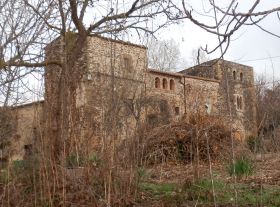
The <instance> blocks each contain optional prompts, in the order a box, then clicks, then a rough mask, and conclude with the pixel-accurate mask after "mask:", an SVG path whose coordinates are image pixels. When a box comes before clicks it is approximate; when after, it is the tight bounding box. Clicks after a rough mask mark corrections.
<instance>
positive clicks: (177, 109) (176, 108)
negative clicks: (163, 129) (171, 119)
mask: <svg viewBox="0 0 280 207" xmlns="http://www.w3.org/2000/svg"><path fill="white" fill-rule="evenodd" d="M174 111H175V115H176V116H178V115H180V108H179V107H178V106H176V107H175V109H174Z"/></svg>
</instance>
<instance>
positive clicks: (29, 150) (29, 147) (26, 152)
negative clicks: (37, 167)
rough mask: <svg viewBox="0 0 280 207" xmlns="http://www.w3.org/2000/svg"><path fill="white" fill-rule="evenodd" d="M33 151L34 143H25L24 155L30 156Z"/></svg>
mask: <svg viewBox="0 0 280 207" xmlns="http://www.w3.org/2000/svg"><path fill="white" fill-rule="evenodd" d="M32 151H33V146H32V144H26V145H24V156H25V157H28V156H30V155H32Z"/></svg>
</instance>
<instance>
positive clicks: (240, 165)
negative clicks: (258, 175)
mask: <svg viewBox="0 0 280 207" xmlns="http://www.w3.org/2000/svg"><path fill="white" fill-rule="evenodd" d="M253 169H254V166H253V162H252V160H250V159H249V158H248V157H246V156H241V157H238V158H237V159H236V160H235V161H234V163H232V162H231V163H230V164H229V167H228V172H229V174H230V175H231V176H234V175H236V176H237V177H239V178H241V177H243V176H249V175H251V174H252V173H253Z"/></svg>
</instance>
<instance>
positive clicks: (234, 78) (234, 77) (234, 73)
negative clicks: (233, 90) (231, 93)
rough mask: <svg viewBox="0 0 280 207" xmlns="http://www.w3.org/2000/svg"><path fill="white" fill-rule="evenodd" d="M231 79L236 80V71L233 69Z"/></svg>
mask: <svg viewBox="0 0 280 207" xmlns="http://www.w3.org/2000/svg"><path fill="white" fill-rule="evenodd" d="M232 75H233V80H236V72H235V71H233V74H232Z"/></svg>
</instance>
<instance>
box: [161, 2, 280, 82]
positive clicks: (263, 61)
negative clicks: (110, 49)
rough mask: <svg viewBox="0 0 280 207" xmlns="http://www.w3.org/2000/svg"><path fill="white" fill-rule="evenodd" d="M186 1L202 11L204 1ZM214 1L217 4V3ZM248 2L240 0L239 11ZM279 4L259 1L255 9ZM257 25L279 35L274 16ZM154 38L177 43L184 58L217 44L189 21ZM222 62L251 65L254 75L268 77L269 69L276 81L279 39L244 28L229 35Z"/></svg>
mask: <svg viewBox="0 0 280 207" xmlns="http://www.w3.org/2000/svg"><path fill="white" fill-rule="evenodd" d="M220 1H222V0H220ZM189 2H190V4H192V6H193V8H194V9H195V10H197V11H200V12H203V6H202V3H201V2H205V1H203V0H202V1H194V0H193V1H189ZM216 2H218V3H219V1H216ZM223 2H225V1H223ZM250 3H252V0H246V1H244V0H243V1H240V6H241V5H242V7H241V10H242V9H244V10H243V11H245V10H246V9H247V8H248V6H249V5H250ZM279 5H280V1H279V0H265V1H264V0H263V1H261V5H260V6H259V7H258V10H263V9H270V8H272V7H276V6H279ZM204 9H205V5H204ZM202 20H203V21H204V22H208V21H210V20H209V17H208V18H202ZM261 25H262V26H263V27H264V28H265V29H266V30H269V31H272V32H274V33H276V34H278V35H280V21H279V19H278V18H277V16H276V14H273V15H271V16H268V17H266V19H264V20H263V21H262V23H261ZM158 36H159V37H160V38H164V39H170V38H174V39H175V40H176V41H177V42H178V43H179V44H180V49H181V53H182V55H183V56H184V57H185V58H186V59H189V58H190V55H191V51H192V50H193V49H194V48H198V47H199V46H205V45H208V46H212V47H213V46H215V45H216V44H217V41H218V39H217V37H216V36H214V35H210V34H209V33H206V32H205V31H203V30H202V29H200V28H199V27H197V26H195V25H193V24H192V23H190V22H189V21H185V22H184V23H182V24H180V25H173V26H171V27H169V28H167V29H165V30H164V31H161V32H160V34H158ZM218 52H219V51H218ZM217 57H219V53H215V54H212V55H211V58H217ZM225 59H226V60H230V61H236V62H238V63H242V64H245V65H250V66H253V67H254V69H255V76H258V75H260V74H264V75H266V76H267V77H269V78H271V77H272V75H273V70H272V68H274V74H275V77H276V78H278V79H280V38H277V37H274V36H272V35H269V34H267V33H265V32H263V31H261V30H260V29H259V28H258V27H256V26H244V27H243V28H241V29H240V30H239V31H238V32H236V33H235V34H234V35H233V37H232V41H231V45H230V47H229V50H228V52H227V53H226V55H225Z"/></svg>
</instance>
